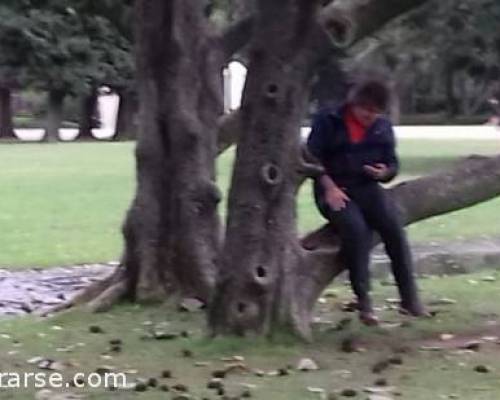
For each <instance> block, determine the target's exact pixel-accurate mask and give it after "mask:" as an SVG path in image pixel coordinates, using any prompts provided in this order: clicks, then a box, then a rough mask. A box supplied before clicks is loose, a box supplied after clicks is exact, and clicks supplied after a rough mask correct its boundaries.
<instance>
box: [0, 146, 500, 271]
mask: <svg viewBox="0 0 500 400" xmlns="http://www.w3.org/2000/svg"><path fill="white" fill-rule="evenodd" d="M400 151H401V155H402V158H403V173H404V174H405V175H406V176H412V177H414V176H418V175H421V174H425V173H428V172H431V171H433V170H435V169H437V168H441V167H443V166H446V165H449V164H451V163H452V162H453V160H455V159H456V158H457V157H460V156H462V155H466V154H470V153H478V154H493V153H500V141H498V142H489V141H461V142H451V141H423V140H421V141H417V140H405V141H403V142H402V143H401V147H400ZM0 159H1V160H2V168H1V171H0V193H1V196H0V229H1V234H0V266H5V267H23V266H51V265H62V264H74V263H84V262H102V261H109V260H115V259H117V258H118V257H119V255H120V251H121V246H122V239H121V234H120V226H121V222H122V219H123V216H124V213H125V211H126V209H127V207H128V205H129V203H130V200H131V198H132V194H133V189H134V186H135V183H134V160H133V144H131V143H66V144H57V145H47V144H4V145H0ZM232 159H233V152H232V151H229V152H227V154H224V155H223V156H222V157H221V158H220V160H219V167H218V169H219V180H220V184H221V187H222V188H223V190H225V189H226V188H227V186H228V182H229V179H230V173H231V171H230V165H231V163H232ZM499 211H500V199H499V200H494V201H490V202H488V203H485V204H482V205H479V206H476V207H474V208H472V209H469V210H464V211H460V212H457V213H454V214H450V215H447V216H446V217H440V218H435V219H432V220H429V221H425V222H422V223H420V224H418V225H416V226H414V227H412V228H411V229H410V233H411V237H412V239H413V240H418V241H429V240H448V239H456V238H462V237H463V238H470V237H477V236H481V235H486V236H494V235H500V228H498V212H499ZM298 212H299V220H300V221H299V222H300V229H301V231H303V232H304V231H307V230H310V229H313V228H314V227H317V226H318V225H320V224H321V223H322V220H321V217H320V216H319V215H318V213H317V212H316V210H315V207H314V204H313V200H312V198H311V195H310V184H306V185H304V188H303V189H302V191H301V194H300V197H299V199H298Z"/></svg>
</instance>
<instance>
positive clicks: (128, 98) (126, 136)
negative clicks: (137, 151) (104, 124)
mask: <svg viewBox="0 0 500 400" xmlns="http://www.w3.org/2000/svg"><path fill="white" fill-rule="evenodd" d="M119 97H120V102H119V104H118V114H117V116H116V127H115V134H114V136H113V140H119V141H125V140H135V139H136V138H137V126H136V123H135V119H136V116H137V107H138V105H137V100H136V98H135V94H134V93H132V92H129V91H121V92H119Z"/></svg>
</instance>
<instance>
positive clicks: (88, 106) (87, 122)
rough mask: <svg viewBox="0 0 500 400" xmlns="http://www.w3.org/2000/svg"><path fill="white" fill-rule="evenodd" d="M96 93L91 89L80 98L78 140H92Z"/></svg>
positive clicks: (95, 113)
mask: <svg viewBox="0 0 500 400" xmlns="http://www.w3.org/2000/svg"><path fill="white" fill-rule="evenodd" d="M97 99H98V93H97V90H96V89H93V90H92V92H91V93H90V94H88V95H87V96H85V97H84V98H83V99H82V104H81V111H80V126H79V130H78V140H94V139H95V138H94V135H92V129H93V128H96V125H97V124H96V117H97V113H98V112H97Z"/></svg>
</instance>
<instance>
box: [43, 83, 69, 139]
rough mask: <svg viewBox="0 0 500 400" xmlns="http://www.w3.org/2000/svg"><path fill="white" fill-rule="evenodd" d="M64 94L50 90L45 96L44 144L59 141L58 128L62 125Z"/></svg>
mask: <svg viewBox="0 0 500 400" xmlns="http://www.w3.org/2000/svg"><path fill="white" fill-rule="evenodd" d="M64 97H65V93H64V92H62V91H59V90H51V91H50V92H49V93H48V96H47V102H48V104H47V126H46V128H45V137H44V141H45V142H57V141H58V140H59V128H60V127H61V123H62V112H63V105H64Z"/></svg>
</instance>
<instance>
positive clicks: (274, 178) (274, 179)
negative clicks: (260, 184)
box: [261, 163, 283, 186]
mask: <svg viewBox="0 0 500 400" xmlns="http://www.w3.org/2000/svg"><path fill="white" fill-rule="evenodd" d="M261 174H262V179H263V180H264V182H265V183H267V184H268V185H271V186H275V185H278V184H279V183H281V180H282V178H283V177H282V174H281V170H280V168H279V167H278V166H276V165H274V164H271V163H268V164H266V165H264V166H263V167H262V169H261Z"/></svg>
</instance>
